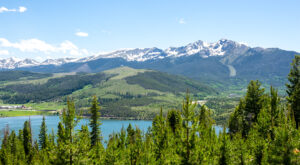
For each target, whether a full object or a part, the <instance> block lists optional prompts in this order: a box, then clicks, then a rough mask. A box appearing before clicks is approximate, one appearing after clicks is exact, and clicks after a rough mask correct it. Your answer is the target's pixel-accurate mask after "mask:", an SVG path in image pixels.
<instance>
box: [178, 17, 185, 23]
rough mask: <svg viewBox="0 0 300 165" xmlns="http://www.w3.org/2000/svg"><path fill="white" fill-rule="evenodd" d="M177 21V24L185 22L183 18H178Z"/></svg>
mask: <svg viewBox="0 0 300 165" xmlns="http://www.w3.org/2000/svg"><path fill="white" fill-rule="evenodd" d="M178 23H179V24H186V22H185V20H184V18H180V19H179V21H178Z"/></svg>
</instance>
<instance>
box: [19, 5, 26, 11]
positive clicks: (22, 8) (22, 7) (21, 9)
mask: <svg viewBox="0 0 300 165" xmlns="http://www.w3.org/2000/svg"><path fill="white" fill-rule="evenodd" d="M26 10H27V8H26V7H24V6H20V7H19V12H20V13H24V12H25V11H26Z"/></svg>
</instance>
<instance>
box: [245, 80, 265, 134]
mask: <svg viewBox="0 0 300 165" xmlns="http://www.w3.org/2000/svg"><path fill="white" fill-rule="evenodd" d="M264 98H265V96H264V88H261V83H260V82H259V81H258V80H256V81H250V83H249V85H248V90H247V94H246V96H245V110H244V120H243V136H246V135H247V134H248V132H249V130H250V128H251V126H252V125H253V123H255V122H256V121H257V117H258V114H259V112H260V110H261V109H262V108H263V105H264Z"/></svg>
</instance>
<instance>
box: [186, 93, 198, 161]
mask: <svg viewBox="0 0 300 165" xmlns="http://www.w3.org/2000/svg"><path fill="white" fill-rule="evenodd" d="M195 107H196V104H193V102H192V101H191V99H190V95H189V93H188V92H187V93H186V98H185V100H184V101H183V104H182V121H183V122H182V127H183V129H184V130H185V133H184V138H183V146H184V147H183V149H182V156H183V159H182V161H183V162H182V163H183V164H191V162H190V157H191V152H192V149H193V147H194V143H195V139H194V137H195V133H196V130H195V129H196V126H195V125H197V124H198V123H197V119H196V117H195Z"/></svg>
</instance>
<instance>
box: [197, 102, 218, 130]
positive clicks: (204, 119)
mask: <svg viewBox="0 0 300 165" xmlns="http://www.w3.org/2000/svg"><path fill="white" fill-rule="evenodd" d="M211 115H212V111H211V110H210V109H209V108H208V107H207V106H206V105H202V106H201V108H200V114H199V124H200V127H202V128H203V129H206V128H211V127H212V125H213V124H214V123H215V121H214V119H213V118H211Z"/></svg>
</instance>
